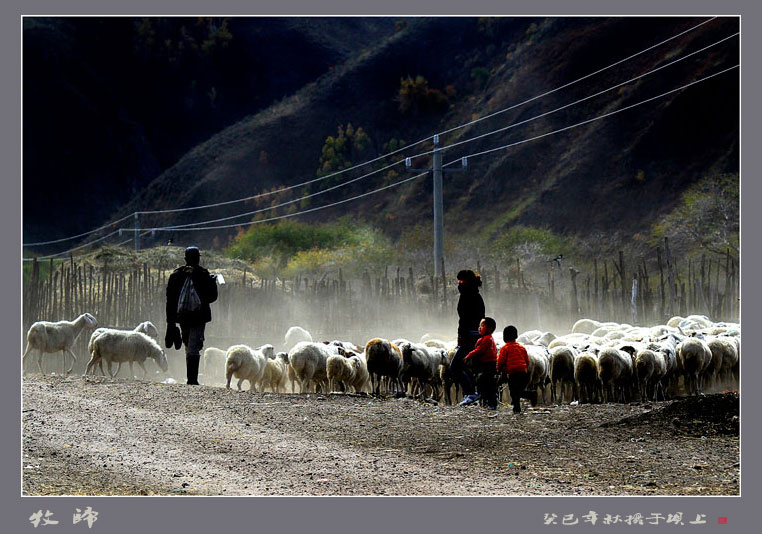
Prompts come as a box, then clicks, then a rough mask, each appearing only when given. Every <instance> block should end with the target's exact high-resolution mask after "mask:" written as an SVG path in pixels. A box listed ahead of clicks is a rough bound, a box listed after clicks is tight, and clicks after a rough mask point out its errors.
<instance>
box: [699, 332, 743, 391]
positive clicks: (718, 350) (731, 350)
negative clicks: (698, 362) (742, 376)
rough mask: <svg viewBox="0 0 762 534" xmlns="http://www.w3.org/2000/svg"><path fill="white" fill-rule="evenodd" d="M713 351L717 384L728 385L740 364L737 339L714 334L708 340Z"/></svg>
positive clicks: (708, 344)
mask: <svg viewBox="0 0 762 534" xmlns="http://www.w3.org/2000/svg"><path fill="white" fill-rule="evenodd" d="M706 344H707V346H708V347H709V350H711V351H712V365H713V367H714V377H715V378H716V380H717V385H718V386H719V385H728V384H729V383H730V376H731V373H732V372H733V370H734V369H735V368H736V366H737V364H738V344H737V339H736V338H732V337H730V336H712V337H709V338H707V342H706Z"/></svg>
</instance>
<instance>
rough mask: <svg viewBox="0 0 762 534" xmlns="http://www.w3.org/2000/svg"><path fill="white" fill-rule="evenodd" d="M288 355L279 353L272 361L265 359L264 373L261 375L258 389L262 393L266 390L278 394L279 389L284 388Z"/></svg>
mask: <svg viewBox="0 0 762 534" xmlns="http://www.w3.org/2000/svg"><path fill="white" fill-rule="evenodd" d="M287 361H288V354H286V353H285V352H279V353H278V354H276V355H275V357H274V358H272V359H269V358H268V359H266V361H265V371H264V373H262V378H261V380H260V381H259V384H260V389H262V391H264V390H265V388H268V389H269V390H270V391H272V392H274V393H280V390H281V388H285V386H286V375H287V370H286V367H287V366H288V363H287Z"/></svg>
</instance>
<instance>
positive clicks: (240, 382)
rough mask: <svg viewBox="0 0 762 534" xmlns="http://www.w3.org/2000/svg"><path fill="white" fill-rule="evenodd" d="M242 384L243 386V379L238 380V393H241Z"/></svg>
mask: <svg viewBox="0 0 762 534" xmlns="http://www.w3.org/2000/svg"><path fill="white" fill-rule="evenodd" d="M241 384H243V378H239V379H238V391H241Z"/></svg>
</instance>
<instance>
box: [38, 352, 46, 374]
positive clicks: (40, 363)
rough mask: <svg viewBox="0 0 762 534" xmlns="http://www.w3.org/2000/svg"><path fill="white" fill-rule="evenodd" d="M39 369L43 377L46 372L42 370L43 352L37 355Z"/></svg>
mask: <svg viewBox="0 0 762 534" xmlns="http://www.w3.org/2000/svg"><path fill="white" fill-rule="evenodd" d="M37 368H38V369H39V370H40V374H41V375H44V374H45V371H43V370H42V351H40V352H39V354H38V355H37Z"/></svg>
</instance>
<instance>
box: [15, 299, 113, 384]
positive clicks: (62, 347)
mask: <svg viewBox="0 0 762 534" xmlns="http://www.w3.org/2000/svg"><path fill="white" fill-rule="evenodd" d="M97 326H98V322H97V321H96V320H95V317H93V316H92V315H90V314H89V313H83V314H82V315H80V316H79V317H77V318H76V319H74V320H73V321H58V322H49V321H37V322H36V323H34V324H33V325H32V326H30V327H29V332H27V334H26V340H27V345H26V350H24V355H23V356H22V358H21V365H22V366H23V365H24V362H25V361H26V357H27V355H29V354H30V353H31V352H32V351H33V350H36V351H37V352H38V356H37V368H38V369H39V370H40V374H45V373H44V372H43V370H42V355H43V353H48V354H51V353H55V352H61V354H62V356H63V363H62V368H61V370H62V371H63V370H64V369H66V353H67V352H68V353H69V354H70V355H71V357H72V362H71V367H69V369H68V370H67V371H65V372H66V374H68V373H71V370H72V369H73V368H74V363H75V362H76V361H77V357H76V356H75V355H74V353H73V352H72V350H71V348H72V347H73V346H74V342H75V341H76V340H77V338H78V337H79V334H80V333H82V330H84V329H94V328H95V327H97Z"/></svg>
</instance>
